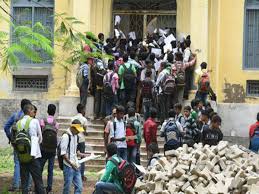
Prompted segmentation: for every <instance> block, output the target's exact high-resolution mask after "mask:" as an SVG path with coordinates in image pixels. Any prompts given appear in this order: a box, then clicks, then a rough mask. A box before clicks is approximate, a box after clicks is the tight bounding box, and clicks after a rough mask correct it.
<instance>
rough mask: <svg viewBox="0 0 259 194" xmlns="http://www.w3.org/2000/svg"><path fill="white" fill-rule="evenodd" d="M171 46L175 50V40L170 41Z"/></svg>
mask: <svg viewBox="0 0 259 194" xmlns="http://www.w3.org/2000/svg"><path fill="white" fill-rule="evenodd" d="M171 45H172V47H173V48H176V40H174V41H172V42H171Z"/></svg>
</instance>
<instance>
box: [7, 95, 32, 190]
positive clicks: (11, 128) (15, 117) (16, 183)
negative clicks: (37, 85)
mask: <svg viewBox="0 0 259 194" xmlns="http://www.w3.org/2000/svg"><path fill="white" fill-rule="evenodd" d="M27 104H31V101H30V100H27V99H22V101H21V105H20V107H21V110H20V111H18V112H15V113H13V114H12V115H11V116H10V117H9V118H8V120H7V122H6V123H5V125H4V131H5V134H6V137H7V138H8V140H9V143H11V144H12V146H13V145H14V144H13V143H14V141H15V136H16V133H17V127H16V123H17V122H18V121H19V120H20V119H21V118H22V117H23V116H24V113H23V109H24V106H25V105H27ZM13 156H14V157H13V158H14V174H13V183H12V186H11V188H10V189H9V191H17V190H19V188H20V163H19V160H18V156H17V153H16V151H15V149H14V151H13Z"/></svg>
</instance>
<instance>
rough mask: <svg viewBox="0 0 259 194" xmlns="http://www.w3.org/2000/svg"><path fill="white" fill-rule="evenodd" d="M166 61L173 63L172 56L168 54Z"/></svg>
mask: <svg viewBox="0 0 259 194" xmlns="http://www.w3.org/2000/svg"><path fill="white" fill-rule="evenodd" d="M167 60H168V62H169V63H173V62H174V54H173V53H169V54H168V56H167Z"/></svg>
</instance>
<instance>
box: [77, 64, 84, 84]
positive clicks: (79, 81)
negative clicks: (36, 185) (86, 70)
mask: <svg viewBox="0 0 259 194" xmlns="http://www.w3.org/2000/svg"><path fill="white" fill-rule="evenodd" d="M83 80H84V76H83V68H81V67H80V68H79V69H78V71H77V73H76V86H77V87H78V88H81V86H82V84H83Z"/></svg>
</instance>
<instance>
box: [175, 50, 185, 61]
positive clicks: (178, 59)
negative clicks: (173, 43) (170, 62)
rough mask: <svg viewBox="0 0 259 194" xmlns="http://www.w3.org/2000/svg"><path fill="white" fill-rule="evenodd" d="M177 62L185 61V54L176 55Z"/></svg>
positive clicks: (178, 53)
mask: <svg viewBox="0 0 259 194" xmlns="http://www.w3.org/2000/svg"><path fill="white" fill-rule="evenodd" d="M175 60H176V61H183V54H182V53H180V52H177V53H175Z"/></svg>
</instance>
